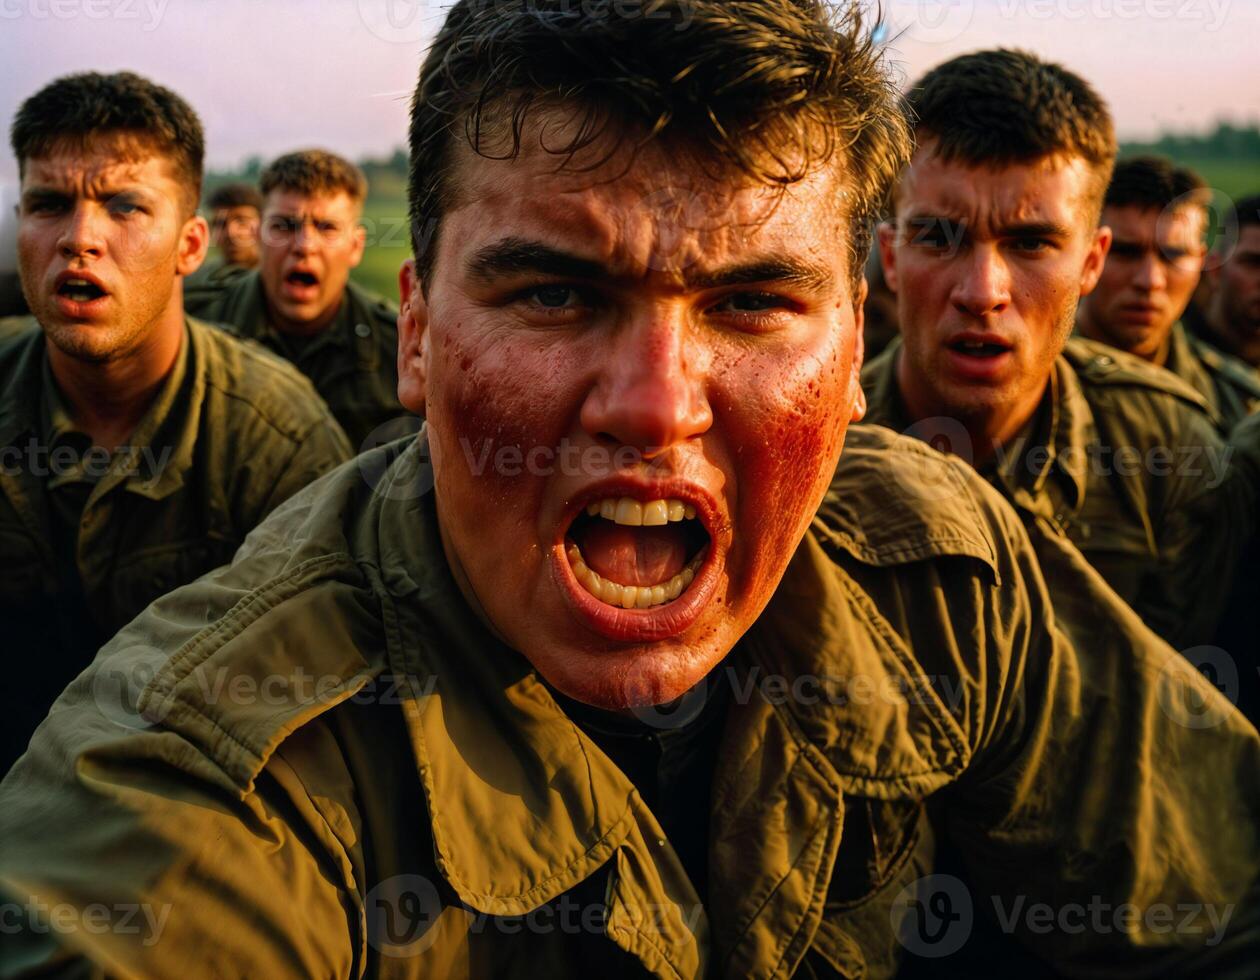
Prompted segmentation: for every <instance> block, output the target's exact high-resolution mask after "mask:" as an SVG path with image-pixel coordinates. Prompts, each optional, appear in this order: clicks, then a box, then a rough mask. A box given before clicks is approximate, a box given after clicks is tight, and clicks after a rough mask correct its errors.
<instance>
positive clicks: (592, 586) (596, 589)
mask: <svg viewBox="0 0 1260 980" xmlns="http://www.w3.org/2000/svg"><path fill="white" fill-rule="evenodd" d="M707 551H708V549H707V548H706V549H703V550H701V551H700V553H699V554H698V555H696V556H695V557H694V558H692V559H691V561H689V562H687V564H686V565H685V566H684V567H683V570H682V571H681V572H679V573H678V574H677V575H675V576H674V577H673V578H671V579H670V580H669V581H668V582H663V583H661V584H660V585H640V586H635V585H619V584H617V583H616V582H610V581H609V580H608V579H605V578H602V577H600V575H599V574H597V573H596V572H595V570H594V569H592V568H589V567H587V565H586V562H584V561H583V560H582V553H581V551H579V550H578V546H577V545H575V544H570V545H569V547H568V556H569V565H570V567H571V568H572V569H573V575H574V577H575V578H576V579H577V580H578V583H579V584H580V585H581V586H582V588H583V589H585V590H586V591H587V592H589V593H590V594H591V595H593V596H594V597H595V598H596V599H598V600H600V601H601V602H603V603H606V604H607V605H610V606H617V607H619V608H621V609H650V608H652V607H653V606H662V605H664V604H665V603H667V602H673V601H674V600H675V599H677V598H678V597H679V596H680V595H682V593H683V592H684V591H685V590H686V589H687V587H688V586H690V585H691V583H692V582H693V581H694V580H695V577H696V572H697V571H698V570H699V568H700V565H701V563H702V562H703V561H704V557H705V554H706V553H707Z"/></svg>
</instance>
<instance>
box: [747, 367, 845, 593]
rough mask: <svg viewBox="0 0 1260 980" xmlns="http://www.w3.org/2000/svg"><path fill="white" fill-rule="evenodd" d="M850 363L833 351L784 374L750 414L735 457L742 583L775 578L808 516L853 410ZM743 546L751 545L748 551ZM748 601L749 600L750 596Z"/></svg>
mask: <svg viewBox="0 0 1260 980" xmlns="http://www.w3.org/2000/svg"><path fill="white" fill-rule="evenodd" d="M848 371H849V362H848V361H847V359H844V358H842V357H840V355H839V354H838V353H836V354H834V355H832V357H831V358H830V359H829V360H828V361H827V362H825V363H824V364H822V365H821V366H819V365H817V364H815V365H814V369H813V371H812V373H807V372H805V371H802V372H798V373H796V374H793V375H790V376H789V377H787V378H785V379H784V381H783V384H782V386H781V387H780V388H779V389H778V390H777V391H772V392H770V394H771V395H777V397H776V398H774V400H773V401H769V402H767V403H763V406H762V408H761V410H760V411H759V412H757V413H755V414H752V415H749V416H748V418H749V421H752V422H753V423H754V425H753V426H752V427H750V428H749V429H747V430H746V431H744V432H742V433H741V436H742V438H743V440H744V441H743V445H744V447H745V448H744V450H743V451H742V452H740V453H739V454H738V456H737V460H738V463H737V466H738V468H739V476H738V479H739V484H740V497H741V505H740V512H741V513H740V517H741V520H740V526H738V527H737V529H736V535H737V539H739V540H740V541H742V543H743V546H744V547H745V548H746V550H745V555H746V563H745V569H744V571H743V573H742V574H743V575H745V576H746V581H745V582H744V583H742V584H743V586H744V587H745V588H751V589H752V590H753V591H760V586H761V585H766V586H767V587H768V586H769V585H772V584H773V583H767V582H766V580H767V579H768V578H770V577H772V573H774V574H775V575H777V573H778V571H779V570H780V569H779V568H778V566H779V565H781V564H782V563H783V562H784V561H785V560H786V558H787V557H788V556H789V555H790V552H791V550H792V549H793V548H794V547H795V544H796V536H797V535H798V534H799V529H800V527H801V524H802V522H803V521H807V520H808V519H809V517H810V516H812V513H810V511H811V510H812V508H813V506H814V497H815V496H816V495H817V492H818V487H819V484H820V482H822V481H824V480H825V479H827V478H828V477H829V475H830V470H831V468H832V466H833V465H834V460H835V457H836V455H837V452H838V447H839V445H840V442H841V440H842V438H843V434H844V430H845V427H846V425H847V422H848V419H849V417H850V415H851V413H852V408H853V406H852V402H851V401H850V398H849V394H848V381H847V379H848ZM750 543H755V545H756V547H754V548H747V546H748V545H749V544H750ZM754 598H756V597H755V596H754Z"/></svg>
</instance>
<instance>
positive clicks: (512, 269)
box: [467, 238, 609, 282]
mask: <svg viewBox="0 0 1260 980" xmlns="http://www.w3.org/2000/svg"><path fill="white" fill-rule="evenodd" d="M467 271H468V275H470V276H471V277H472V278H474V279H478V280H480V281H481V282H490V281H492V280H493V279H494V278H495V277H496V276H511V275H520V274H521V273H527V272H533V273H540V274H542V275H548V276H566V277H569V278H573V279H604V278H608V276H609V271H608V269H606V268H605V267H604V265H603V263H601V262H596V261H595V260H593V259H584V258H581V257H580V256H577V255H571V254H570V253H568V252H562V251H560V250H559V249H555V248H551V247H550V246H548V245H543V244H542V243H541V242H531V241H526V240H525V239H523V238H504V239H502V240H501V241H498V242H495V243H494V244H493V245H487V246H485V247H484V248H481V249H478V250H477V252H476V253H475V254H474V255H473V256H472V258H470V259H469V260H468V265H467Z"/></svg>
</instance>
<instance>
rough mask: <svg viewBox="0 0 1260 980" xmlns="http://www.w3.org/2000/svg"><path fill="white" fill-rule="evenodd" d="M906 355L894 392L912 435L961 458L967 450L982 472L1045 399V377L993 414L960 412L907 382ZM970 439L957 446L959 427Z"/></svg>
mask: <svg viewBox="0 0 1260 980" xmlns="http://www.w3.org/2000/svg"><path fill="white" fill-rule="evenodd" d="M906 371H907V368H906V358H905V352H904V351H902V352H901V353H900V354H899V355H898V358H897V389H898V393H899V394H900V396H901V404H902V408H903V410H904V411H905V413H906V419H907V421H908V422H910V423H912V424H914V425H915V427H916V428H915V436H916V437H917V438H919V439H921V440H922V441H924V442H927V443H928V444H930V445H933V446H938V447H939V448H945V449H949V450H950V451H951V452H954V453H956V454H958V455H960V456H962V455H964V453H965V451H966V450H967V449H970V451H971V456H970V462H971V465H972V466H974V467H975V468H976V469H984V468H985V467H987V466H988V465H989V463H991V462H992V461H993V459H994V458H995V457H996V456H997V454H998V452H999V450H1000V449H1001V448H1002V447H1003V446H1005V445H1006V444H1007V443H1008V442H1010V441H1011V440H1012V439H1014V438H1015V437H1016V436H1017V435H1019V433H1020V432H1022V431H1023V430H1024V427H1025V426H1027V425H1028V423H1029V421H1031V419H1032V417H1033V416H1034V415H1036V413H1037V409H1038V408H1039V407H1040V405H1041V402H1042V399H1043V398H1044V397H1045V392H1046V386H1047V385H1049V383H1050V379H1049V377H1047V378H1046V379H1045V381H1043V383H1042V384H1041V386H1040V387H1039V388H1037V390H1036V391H1035V392H1034V393H1033V394H1031V395H1029V396H1027V397H1025V398H1024V399H1022V400H1021V401H1019V402H1017V403H1015V404H1013V405H1003V406H1001V408H1000V409H996V410H992V411H983V410H977V411H967V412H959V411H958V410H957V409H956V408H955V407H953V406H950V405H947V404H945V402H944V401H942V400H941V399H939V398H937V397H936V396H935V395H934V394H933V393H932V392H931V389H930V388H929V387H928V386H927V385H914V384H909V383H907V380H908V376H907V373H906ZM959 425H961V426H962V427H963V429H964V431H965V432H966V433H967V438H968V439H969V440H970V443H971V444H970V446H969V447H968V446H958V445H956V443H957V442H958V439H957V435H958V426H959Z"/></svg>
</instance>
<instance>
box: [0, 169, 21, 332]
mask: <svg viewBox="0 0 1260 980" xmlns="http://www.w3.org/2000/svg"><path fill="white" fill-rule="evenodd" d="M0 191H2V192H0V337H3V336H4V334H5V326H4V323H3V320H4V318H5V317H9V316H17V315H20V314H23V313H26V312H28V311H27V308H26V300H25V298H23V296H22V281H21V279H19V278H18V272H17V207H16V205H17V189H16V188H12V196H10V193H9V192H10V188H9V187H8V186H4V187H0Z"/></svg>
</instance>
